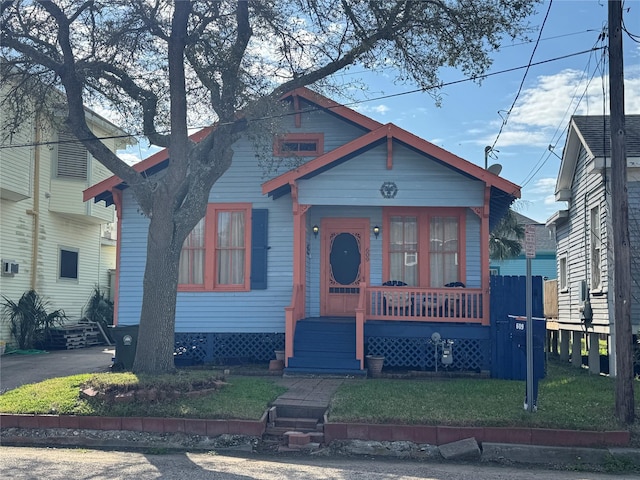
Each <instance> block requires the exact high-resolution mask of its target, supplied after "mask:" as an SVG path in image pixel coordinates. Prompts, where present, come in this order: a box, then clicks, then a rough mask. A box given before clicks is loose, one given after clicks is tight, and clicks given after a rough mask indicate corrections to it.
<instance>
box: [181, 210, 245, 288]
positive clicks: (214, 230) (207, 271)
mask: <svg viewBox="0 0 640 480" xmlns="http://www.w3.org/2000/svg"><path fill="white" fill-rule="evenodd" d="M239 211H240V212H244V218H245V225H244V252H245V261H244V282H243V283H242V284H238V285H227V284H217V280H216V278H217V276H216V239H217V238H218V213H219V212H239ZM204 228H205V243H204V280H203V283H202V284H184V283H182V284H179V285H178V291H179V292H212V291H213V292H247V291H249V290H250V289H251V204H250V203H210V204H209V205H207V213H206V214H205V226H204Z"/></svg>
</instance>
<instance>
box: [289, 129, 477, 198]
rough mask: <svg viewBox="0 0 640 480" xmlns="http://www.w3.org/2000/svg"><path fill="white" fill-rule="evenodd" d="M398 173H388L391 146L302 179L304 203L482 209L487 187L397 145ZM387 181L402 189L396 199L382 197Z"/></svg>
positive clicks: (301, 188)
mask: <svg viewBox="0 0 640 480" xmlns="http://www.w3.org/2000/svg"><path fill="white" fill-rule="evenodd" d="M393 155H394V161H393V169H391V170H387V146H386V143H385V144H384V145H380V146H377V147H374V148H373V149H371V150H369V151H367V152H365V153H363V154H362V155H359V156H358V157H356V158H353V159H351V160H349V161H348V162H345V163H343V164H341V165H338V166H336V167H334V168H332V169H330V170H328V171H326V172H323V173H322V174H321V175H317V176H315V177H313V178H310V179H307V180H301V181H300V183H299V185H300V187H299V188H300V203H306V204H310V205H378V206H384V207H394V206H425V205H428V206H432V207H479V206H482V204H483V201H484V184H483V183H482V182H480V181H478V180H472V179H470V178H468V177H465V176H464V175H461V174H460V173H458V172H456V171H455V170H452V169H450V168H448V167H444V166H442V165H441V164H439V163H437V162H435V161H433V160H431V159H430V158H428V157H425V156H423V155H420V154H418V153H416V152H414V151H413V150H410V149H408V148H405V147H404V146H402V145H400V144H399V143H397V142H394V146H393ZM383 182H394V183H395V184H396V186H397V187H398V193H397V195H396V197H395V198H384V197H383V196H382V194H381V193H380V187H381V186H382V183H383Z"/></svg>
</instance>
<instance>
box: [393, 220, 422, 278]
mask: <svg viewBox="0 0 640 480" xmlns="http://www.w3.org/2000/svg"><path fill="white" fill-rule="evenodd" d="M418 253H419V252H418V217H415V216H400V215H393V216H391V217H390V219H389V274H390V275H389V278H390V279H392V280H399V281H402V282H404V283H406V284H407V285H411V286H417V285H418V279H419V276H418Z"/></svg>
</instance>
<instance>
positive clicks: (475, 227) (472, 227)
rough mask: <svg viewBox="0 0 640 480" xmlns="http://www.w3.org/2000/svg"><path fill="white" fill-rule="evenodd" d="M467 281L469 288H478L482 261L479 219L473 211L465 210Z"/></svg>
mask: <svg viewBox="0 0 640 480" xmlns="http://www.w3.org/2000/svg"><path fill="white" fill-rule="evenodd" d="M466 223H467V228H466V237H467V240H466V241H467V250H466V256H467V280H466V282H465V285H466V286H467V287H469V288H480V287H481V285H482V265H481V262H482V259H481V256H480V227H481V224H480V217H478V215H476V214H475V213H474V212H473V210H471V209H468V210H467V218H466Z"/></svg>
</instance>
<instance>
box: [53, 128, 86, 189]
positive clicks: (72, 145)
mask: <svg viewBox="0 0 640 480" xmlns="http://www.w3.org/2000/svg"><path fill="white" fill-rule="evenodd" d="M58 142H59V143H58V163H57V170H56V175H57V176H58V178H78V179H82V180H86V179H87V159H88V152H87V149H86V148H85V146H84V145H83V144H82V143H80V142H79V141H78V139H77V138H76V136H75V135H73V134H72V133H70V132H66V131H60V132H58Z"/></svg>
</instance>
